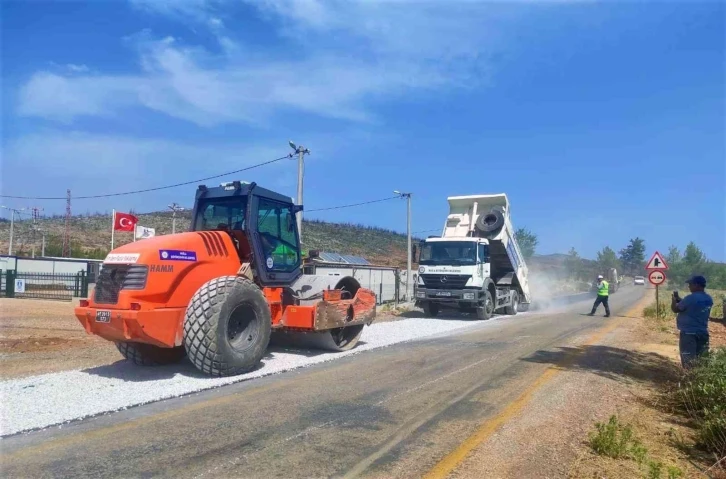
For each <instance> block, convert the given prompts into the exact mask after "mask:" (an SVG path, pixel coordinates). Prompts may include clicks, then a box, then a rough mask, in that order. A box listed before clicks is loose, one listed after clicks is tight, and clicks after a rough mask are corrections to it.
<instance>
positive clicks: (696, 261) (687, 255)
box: [683, 241, 706, 274]
mask: <svg viewBox="0 0 726 479" xmlns="http://www.w3.org/2000/svg"><path fill="white" fill-rule="evenodd" d="M705 262H706V255H704V254H703V251H701V249H700V248H699V247H698V246H696V244H695V243H694V242H693V241H691V242H690V243H688V246H686V249H685V250H684V251H683V263H684V264H685V265H686V267H687V268H688V269H690V270H691V273H693V274H695V273H698V272H700V271H701V270H702V269H703V264H704V263H705Z"/></svg>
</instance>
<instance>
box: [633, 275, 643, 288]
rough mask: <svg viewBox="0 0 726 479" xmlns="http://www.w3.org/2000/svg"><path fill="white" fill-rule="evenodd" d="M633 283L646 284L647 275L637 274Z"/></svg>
mask: <svg viewBox="0 0 726 479" xmlns="http://www.w3.org/2000/svg"><path fill="white" fill-rule="evenodd" d="M633 284H634V285H641V286H644V285H645V276H636V277H635V278H633Z"/></svg>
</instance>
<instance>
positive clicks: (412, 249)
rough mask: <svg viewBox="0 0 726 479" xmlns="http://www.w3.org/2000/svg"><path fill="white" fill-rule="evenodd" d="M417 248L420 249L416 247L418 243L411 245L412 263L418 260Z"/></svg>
mask: <svg viewBox="0 0 726 479" xmlns="http://www.w3.org/2000/svg"><path fill="white" fill-rule="evenodd" d="M417 250H418V248H416V245H415V244H412V245H411V262H412V263H415V262H416V253H417Z"/></svg>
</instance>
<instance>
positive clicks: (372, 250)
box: [0, 211, 595, 281]
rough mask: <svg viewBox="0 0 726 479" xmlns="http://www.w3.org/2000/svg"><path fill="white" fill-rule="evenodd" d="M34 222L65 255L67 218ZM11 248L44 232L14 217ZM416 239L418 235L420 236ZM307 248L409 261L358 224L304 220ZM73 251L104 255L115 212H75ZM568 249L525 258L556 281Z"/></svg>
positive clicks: (185, 222) (155, 221)
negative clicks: (64, 244)
mask: <svg viewBox="0 0 726 479" xmlns="http://www.w3.org/2000/svg"><path fill="white" fill-rule="evenodd" d="M137 216H138V217H139V224H140V225H143V226H147V227H150V228H154V229H155V230H156V234H157V235H163V234H170V233H171V232H172V214H171V212H157V213H150V214H140V215H137ZM190 222H191V212H190V211H184V212H181V213H177V220H176V229H177V231H185V230H187V229H188V228H189V225H190ZM36 226H37V228H38V230H39V231H45V233H46V255H47V256H61V251H62V244H63V231H64V228H65V220H64V218H63V217H61V216H56V217H50V218H42V219H40V220H38V222H37V223H36ZM14 228H15V230H14V246H13V253H14V254H17V255H20V256H22V255H26V256H30V255H31V253H32V250H33V245H35V252H36V255H40V251H41V233H35V234H34V232H33V223H32V222H31V221H30V220H22V221H16V222H15V227H14ZM9 236H10V223H9V222H8V221H0V252H3V253H6V252H7V248H8V239H9ZM131 240H132V236H131V233H124V232H116V236H115V245H116V246H120V245H122V244H126V243H129V242H131ZM416 241H417V240H416ZM303 243H304V248H305V249H307V250H309V249H318V250H322V251H332V252H337V253H344V254H353V255H357V256H362V257H364V258H366V259H367V260H368V261H370V262H371V263H373V264H377V265H382V266H396V267H405V266H406V236H405V235H403V234H400V233H397V232H394V231H390V230H386V229H382V228H376V227H369V226H363V225H355V224H341V223H326V222H323V221H304V222H303ZM71 246H72V254H71V256H73V257H77V258H83V257H85V258H98V259H101V258H104V257H105V256H106V254H107V253H108V251H109V249H110V246H111V215H110V214H106V215H103V214H87V215H78V216H73V217H72V218H71ZM566 259H567V255H563V254H553V255H545V256H535V257H533V258H531V259H529V260H528V262H527V264H528V265H529V267H530V269H531V270H532V271H533V272H536V273H539V274H540V275H541V276H542V277H545V278H549V279H551V280H554V281H559V280H564V279H566V278H567V276H568V273H567V268H566ZM583 266H584V267H585V269H586V270H588V273H590V270H592V271H593V272H594V270H595V262H594V261H590V260H583Z"/></svg>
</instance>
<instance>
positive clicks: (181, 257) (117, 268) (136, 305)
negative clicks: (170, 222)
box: [75, 231, 376, 347]
mask: <svg viewBox="0 0 726 479" xmlns="http://www.w3.org/2000/svg"><path fill="white" fill-rule="evenodd" d="M245 243H246V241H243V242H241V243H240V244H241V245H242V247H241V248H240V252H238V250H237V248H236V246H235V244H234V242H233V241H232V238H231V237H230V235H229V234H228V233H226V232H221V231H198V232H190V233H179V234H175V235H165V236H158V237H155V238H150V239H146V240H142V241H138V242H134V243H130V244H127V245H124V246H121V247H119V248H116V249H115V250H113V251H112V252H111V253H110V254H109V255H108V256H107V257H106V260H105V261H104V265H103V269H102V271H101V274H100V276H103V275H106V277H105V278H104V281H103V282H101V281H100V280H99V283H98V284H97V286H96V289H95V290H94V293H93V295H92V296H91V297H90V298H89V299H88V300H87V301H82V302H81V305H80V306H79V307H77V308H76V309H75V315H76V317H77V318H78V320H79V321H80V322H81V324H82V325H83V327H84V328H85V330H86V331H87V332H88V333H89V334H95V335H98V336H100V337H102V338H105V339H107V340H110V341H132V342H141V343H148V344H152V345H155V346H160V347H175V346H181V345H182V343H183V330H184V328H183V324H184V316H185V313H186V309H187V306H188V305H189V301H190V300H191V298H192V296H194V294H195V293H196V292H197V291H198V290H199V288H201V287H202V285H204V284H205V283H206V282H207V281H209V280H211V279H214V278H217V277H220V276H234V275H236V274H238V272H239V270H240V266H241V264H242V262H243V260H244V259H246V258H244V257H245V256H247V254H248V253H246V252H245V246H246V244H245ZM246 248H248V246H246ZM246 251H247V252H248V251H249V249H247V250H246ZM263 293H264V295H265V298H266V299H267V302H268V304H269V307H270V316H271V319H272V327H273V328H277V329H290V330H303V331H317V330H326V329H333V328H337V327H342V326H346V325H353V324H370V322H372V320H373V318H374V316H375V305H376V297H375V293H374V292H373V291H370V290H368V289H365V288H360V289H358V290H357V292H356V293H355V296H354V297H352V298H347V299H343V297H342V295H341V292H340V291H335V290H331V291H323V294H322V299H321V300H320V301H318V302H315V303H313V304H306V305H298V304H296V303H295V301H294V300H292V299H287V300H286V299H285V298H289V295H286V294H285V288H263ZM286 301H287V302H286Z"/></svg>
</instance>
